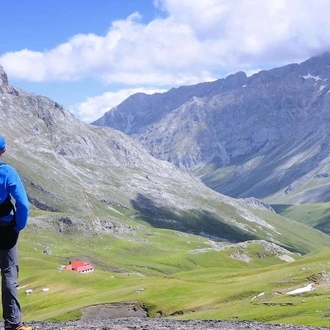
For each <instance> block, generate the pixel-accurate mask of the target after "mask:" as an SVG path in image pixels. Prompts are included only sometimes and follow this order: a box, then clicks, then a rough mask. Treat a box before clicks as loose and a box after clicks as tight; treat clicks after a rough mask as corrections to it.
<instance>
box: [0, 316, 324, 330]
mask: <svg viewBox="0 0 330 330" xmlns="http://www.w3.org/2000/svg"><path fill="white" fill-rule="evenodd" d="M324 322H325V323H329V325H330V321H328V320H325V321H324ZM28 325H30V326H32V327H33V329H34V330H41V329H42V330H55V329H56V330H58V329H62V330H133V329H134V330H170V329H171V330H174V329H175V330H209V329H221V330H241V329H250V330H282V329H285V330H326V329H330V328H329V327H310V326H303V325H284V324H269V323H257V322H248V321H240V322H236V321H212V320H211V321H202V320H189V321H175V320H168V319H164V318H162V319H148V318H120V319H112V320H110V319H105V320H79V321H70V322H62V323H48V322H31V323H29V324H28ZM1 329H3V328H1Z"/></svg>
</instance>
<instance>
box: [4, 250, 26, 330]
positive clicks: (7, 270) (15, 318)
mask: <svg viewBox="0 0 330 330" xmlns="http://www.w3.org/2000/svg"><path fill="white" fill-rule="evenodd" d="M0 267H1V298H2V309H3V315H2V316H3V319H4V321H5V322H4V323H5V330H11V329H15V327H16V326H17V325H19V324H21V323H22V312H21V306H20V304H19V301H18V294H17V286H18V285H17V278H18V252H17V244H15V245H14V246H13V247H11V248H10V249H9V250H1V249H0Z"/></svg>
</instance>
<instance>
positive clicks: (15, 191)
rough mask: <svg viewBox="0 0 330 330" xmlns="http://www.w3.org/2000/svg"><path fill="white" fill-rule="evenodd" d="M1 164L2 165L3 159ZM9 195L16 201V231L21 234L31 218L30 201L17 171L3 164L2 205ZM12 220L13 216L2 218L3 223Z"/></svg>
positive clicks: (0, 201) (0, 178)
mask: <svg viewBox="0 0 330 330" xmlns="http://www.w3.org/2000/svg"><path fill="white" fill-rule="evenodd" d="M0 163H2V160H1V158H0ZM9 195H10V196H11V197H12V198H14V199H15V206H16V225H15V230H16V231H17V232H20V231H21V230H22V229H24V227H25V226H26V223H27V220H28V217H29V201H28V198H27V195H26V191H25V188H24V186H23V183H22V181H21V179H20V177H19V175H18V173H17V172H16V170H15V169H14V168H13V167H12V166H10V165H8V164H3V165H1V166H0V204H2V203H3V202H4V201H5V200H6V199H7V197H8V196H9ZM12 219H13V214H9V215H7V216H5V217H2V218H0V220H1V221H8V222H9V221H11V220H12Z"/></svg>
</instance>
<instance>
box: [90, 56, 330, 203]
mask: <svg viewBox="0 0 330 330" xmlns="http://www.w3.org/2000/svg"><path fill="white" fill-rule="evenodd" d="M329 78H330V53H325V54H323V55H321V56H318V57H314V58H311V59H309V60H307V61H305V62H303V63H301V64H291V65H287V66H284V67H281V68H276V69H272V70H269V71H261V72H259V73H257V74H255V75H253V76H251V77H246V75H245V74H244V73H241V72H239V73H237V74H235V75H231V76H229V77H227V78H226V79H220V80H218V81H215V82H213V83H205V84H199V85H195V86H187V87H181V88H178V89H172V90H170V91H168V92H167V93H164V94H155V95H143V94H138V95H133V96H131V97H130V98H128V99H127V100H126V101H124V102H123V103H122V104H120V105H118V106H117V107H115V108H114V109H111V110H110V111H109V112H107V113H106V114H105V115H104V116H103V117H102V118H100V119H99V120H97V121H96V122H95V123H94V124H95V125H102V126H110V127H114V128H116V129H119V130H121V131H123V132H125V133H126V134H130V135H132V136H133V137H134V138H135V139H136V140H138V141H140V142H141V143H142V144H143V145H144V146H145V147H146V148H147V149H148V150H149V151H150V153H151V154H152V155H154V156H155V157H157V158H159V159H164V160H169V161H171V162H172V163H173V164H175V165H176V166H177V167H183V168H187V169H189V170H190V171H192V172H194V173H195V174H197V175H198V176H200V178H202V180H203V181H204V182H205V183H206V184H207V185H208V186H209V187H211V188H212V189H215V190H216V191H219V192H221V193H224V194H226V195H230V196H233V197H250V196H253V197H257V198H262V199H265V200H266V201H269V202H277V203H278V202H286V203H289V202H291V203H306V202H310V203H311V202H319V201H328V200H330V185H329V181H330V176H329V162H330V158H329V153H330V147H329V145H330V137H329V133H328V127H329V121H330V110H329V109H330V86H329V85H328V79H329Z"/></svg>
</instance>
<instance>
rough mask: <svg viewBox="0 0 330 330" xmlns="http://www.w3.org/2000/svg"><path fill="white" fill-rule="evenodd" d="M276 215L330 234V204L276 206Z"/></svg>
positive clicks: (274, 206)
mask: <svg viewBox="0 0 330 330" xmlns="http://www.w3.org/2000/svg"><path fill="white" fill-rule="evenodd" d="M272 207H273V208H274V210H275V211H276V213H278V214H280V215H282V216H284V217H287V218H288V219H292V220H295V221H297V222H300V223H303V224H306V225H308V226H311V227H313V228H316V229H318V230H320V231H323V232H325V233H327V234H329V233H330V221H329V220H330V203H318V204H297V205H289V204H275V205H272Z"/></svg>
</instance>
